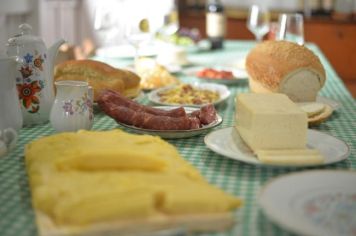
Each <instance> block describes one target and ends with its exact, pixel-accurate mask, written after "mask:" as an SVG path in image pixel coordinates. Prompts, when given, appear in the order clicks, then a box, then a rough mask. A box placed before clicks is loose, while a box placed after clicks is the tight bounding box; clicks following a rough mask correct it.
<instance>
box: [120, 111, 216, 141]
mask: <svg viewBox="0 0 356 236" xmlns="http://www.w3.org/2000/svg"><path fill="white" fill-rule="evenodd" d="M155 108H159V109H164V110H170V109H173V108H176V107H172V106H155ZM184 109H185V111H186V112H187V113H191V112H193V111H196V110H199V108H195V107H184ZM216 116H217V119H216V120H215V121H214V122H212V123H210V124H208V125H205V126H203V127H201V128H199V129H190V130H151V129H144V128H138V127H135V126H132V125H127V124H124V123H119V124H120V125H122V126H124V127H127V128H129V129H131V130H132V131H134V132H135V133H139V134H150V135H156V136H160V137H162V138H167V139H178V138H188V137H193V136H196V135H199V134H202V133H204V132H206V131H208V130H210V129H212V128H214V127H216V126H218V125H220V124H221V122H222V117H221V116H220V115H219V114H216Z"/></svg>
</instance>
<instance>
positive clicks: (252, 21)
mask: <svg viewBox="0 0 356 236" xmlns="http://www.w3.org/2000/svg"><path fill="white" fill-rule="evenodd" d="M269 18H270V14H269V11H268V9H267V8H266V7H262V6H258V5H252V6H251V8H250V11H249V15H248V18H247V28H248V29H249V30H250V31H251V32H252V33H253V34H254V35H255V37H256V40H257V41H262V38H263V36H264V35H265V34H266V33H267V32H268V30H269Z"/></svg>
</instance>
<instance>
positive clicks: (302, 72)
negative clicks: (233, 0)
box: [246, 41, 326, 102]
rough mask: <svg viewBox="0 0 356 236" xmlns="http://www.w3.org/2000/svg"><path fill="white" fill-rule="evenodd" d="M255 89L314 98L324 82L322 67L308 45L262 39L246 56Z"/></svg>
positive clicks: (294, 97)
mask: <svg viewBox="0 0 356 236" xmlns="http://www.w3.org/2000/svg"><path fill="white" fill-rule="evenodd" d="M246 70H247V72H248V75H249V84H250V89H251V91H252V92H255V93H269V92H273V93H284V94H286V95H287V96H288V97H289V98H290V99H291V100H292V101H294V102H312V101H315V99H316V96H317V94H318V92H319V90H320V89H321V88H322V87H323V85H324V83H325V79H326V77H325V70H324V68H323V65H322V64H321V62H320V60H319V58H318V57H317V56H316V55H315V54H314V53H313V52H312V51H311V50H309V49H308V48H306V47H304V46H300V45H298V44H296V43H292V42H287V41H265V42H263V43H260V44H258V45H257V46H256V47H255V48H254V49H252V50H251V52H250V53H249V54H248V56H247V58H246Z"/></svg>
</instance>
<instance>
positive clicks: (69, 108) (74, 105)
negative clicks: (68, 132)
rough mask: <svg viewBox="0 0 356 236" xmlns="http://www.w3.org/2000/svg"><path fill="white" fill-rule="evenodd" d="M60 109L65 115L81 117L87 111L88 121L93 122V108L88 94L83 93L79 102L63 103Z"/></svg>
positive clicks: (69, 101)
mask: <svg viewBox="0 0 356 236" xmlns="http://www.w3.org/2000/svg"><path fill="white" fill-rule="evenodd" d="M62 108H63V109H64V111H65V113H66V114H67V115H74V114H75V113H77V114H79V115H83V114H84V113H85V112H86V111H89V119H90V120H93V106H92V102H91V100H90V98H89V96H88V93H84V96H83V97H81V98H80V99H79V100H76V101H74V100H73V99H71V100H68V101H65V102H64V105H63V106H62Z"/></svg>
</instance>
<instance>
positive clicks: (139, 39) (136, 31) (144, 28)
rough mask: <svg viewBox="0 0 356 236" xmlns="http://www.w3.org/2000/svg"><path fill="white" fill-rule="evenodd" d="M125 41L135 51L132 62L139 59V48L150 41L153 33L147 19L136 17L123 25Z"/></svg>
mask: <svg viewBox="0 0 356 236" xmlns="http://www.w3.org/2000/svg"><path fill="white" fill-rule="evenodd" d="M124 34H125V39H126V40H127V41H128V43H129V44H131V45H132V46H133V47H134V49H135V56H134V62H136V61H137V59H138V58H139V50H140V47H141V46H142V45H143V44H145V43H148V42H149V41H151V39H152V38H153V32H152V30H151V26H150V21H149V19H148V18H145V17H144V16H143V17H137V18H131V19H130V20H129V21H127V22H126V23H125V32H124Z"/></svg>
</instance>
